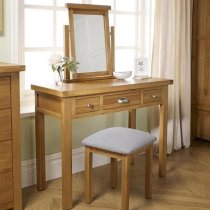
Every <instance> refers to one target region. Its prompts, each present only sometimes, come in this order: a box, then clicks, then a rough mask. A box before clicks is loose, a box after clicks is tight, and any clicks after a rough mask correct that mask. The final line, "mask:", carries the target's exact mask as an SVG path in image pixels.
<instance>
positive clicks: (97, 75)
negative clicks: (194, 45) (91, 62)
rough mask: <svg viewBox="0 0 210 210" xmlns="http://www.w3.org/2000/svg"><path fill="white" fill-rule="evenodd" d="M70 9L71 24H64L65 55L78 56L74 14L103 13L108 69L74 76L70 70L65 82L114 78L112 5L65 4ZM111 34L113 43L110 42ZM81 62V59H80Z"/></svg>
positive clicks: (67, 72)
mask: <svg viewBox="0 0 210 210" xmlns="http://www.w3.org/2000/svg"><path fill="white" fill-rule="evenodd" d="M65 6H66V8H67V9H68V17H69V26H68V25H66V26H64V55H65V56H67V57H73V58H76V49H75V34H74V14H83V15H102V16H103V20H104V21H103V22H104V38H105V52H106V69H105V70H104V71H94V72H87V73H74V74H72V76H71V75H70V72H69V71H66V72H65V75H64V81H65V82H77V81H84V80H94V79H106V78H113V75H112V74H113V69H114V68H113V67H114V28H113V27H112V28H111V33H110V32H109V15H108V11H109V10H111V6H104V5H93V4H71V3H67V4H65ZM110 36H111V44H110ZM78 62H79V61H78Z"/></svg>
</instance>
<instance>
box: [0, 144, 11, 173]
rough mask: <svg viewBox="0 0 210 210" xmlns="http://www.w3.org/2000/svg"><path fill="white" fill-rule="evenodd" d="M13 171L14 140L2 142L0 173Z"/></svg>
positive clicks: (0, 146) (0, 147) (0, 148)
mask: <svg viewBox="0 0 210 210" xmlns="http://www.w3.org/2000/svg"><path fill="white" fill-rule="evenodd" d="M11 171H12V142H11V141H3V142H0V174H2V173H6V172H11Z"/></svg>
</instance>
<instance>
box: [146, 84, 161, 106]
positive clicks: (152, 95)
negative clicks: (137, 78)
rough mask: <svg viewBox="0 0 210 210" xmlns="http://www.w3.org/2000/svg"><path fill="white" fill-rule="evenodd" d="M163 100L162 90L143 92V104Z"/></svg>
mask: <svg viewBox="0 0 210 210" xmlns="http://www.w3.org/2000/svg"><path fill="white" fill-rule="evenodd" d="M161 100H162V89H161V88H157V89H152V90H143V104H146V103H153V102H158V101H161Z"/></svg>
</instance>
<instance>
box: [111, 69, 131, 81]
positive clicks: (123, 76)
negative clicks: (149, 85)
mask: <svg viewBox="0 0 210 210" xmlns="http://www.w3.org/2000/svg"><path fill="white" fill-rule="evenodd" d="M113 75H114V77H116V78H117V79H127V78H128V77H130V76H131V75H132V71H121V72H117V71H114V72H113Z"/></svg>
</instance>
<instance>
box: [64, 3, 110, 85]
mask: <svg viewBox="0 0 210 210" xmlns="http://www.w3.org/2000/svg"><path fill="white" fill-rule="evenodd" d="M66 8H67V9H68V15H69V25H66V26H64V55H65V56H67V57H70V58H74V60H76V61H78V62H79V65H78V69H77V71H76V73H73V74H72V75H70V72H69V71H66V72H65V76H64V82H67V83H68V82H77V81H84V80H94V79H105V78H113V76H112V72H113V69H114V28H113V27H111V31H110V30H109V17H108V11H109V10H110V9H111V7H110V6H102V5H92V4H70V3H68V4H66Z"/></svg>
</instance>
